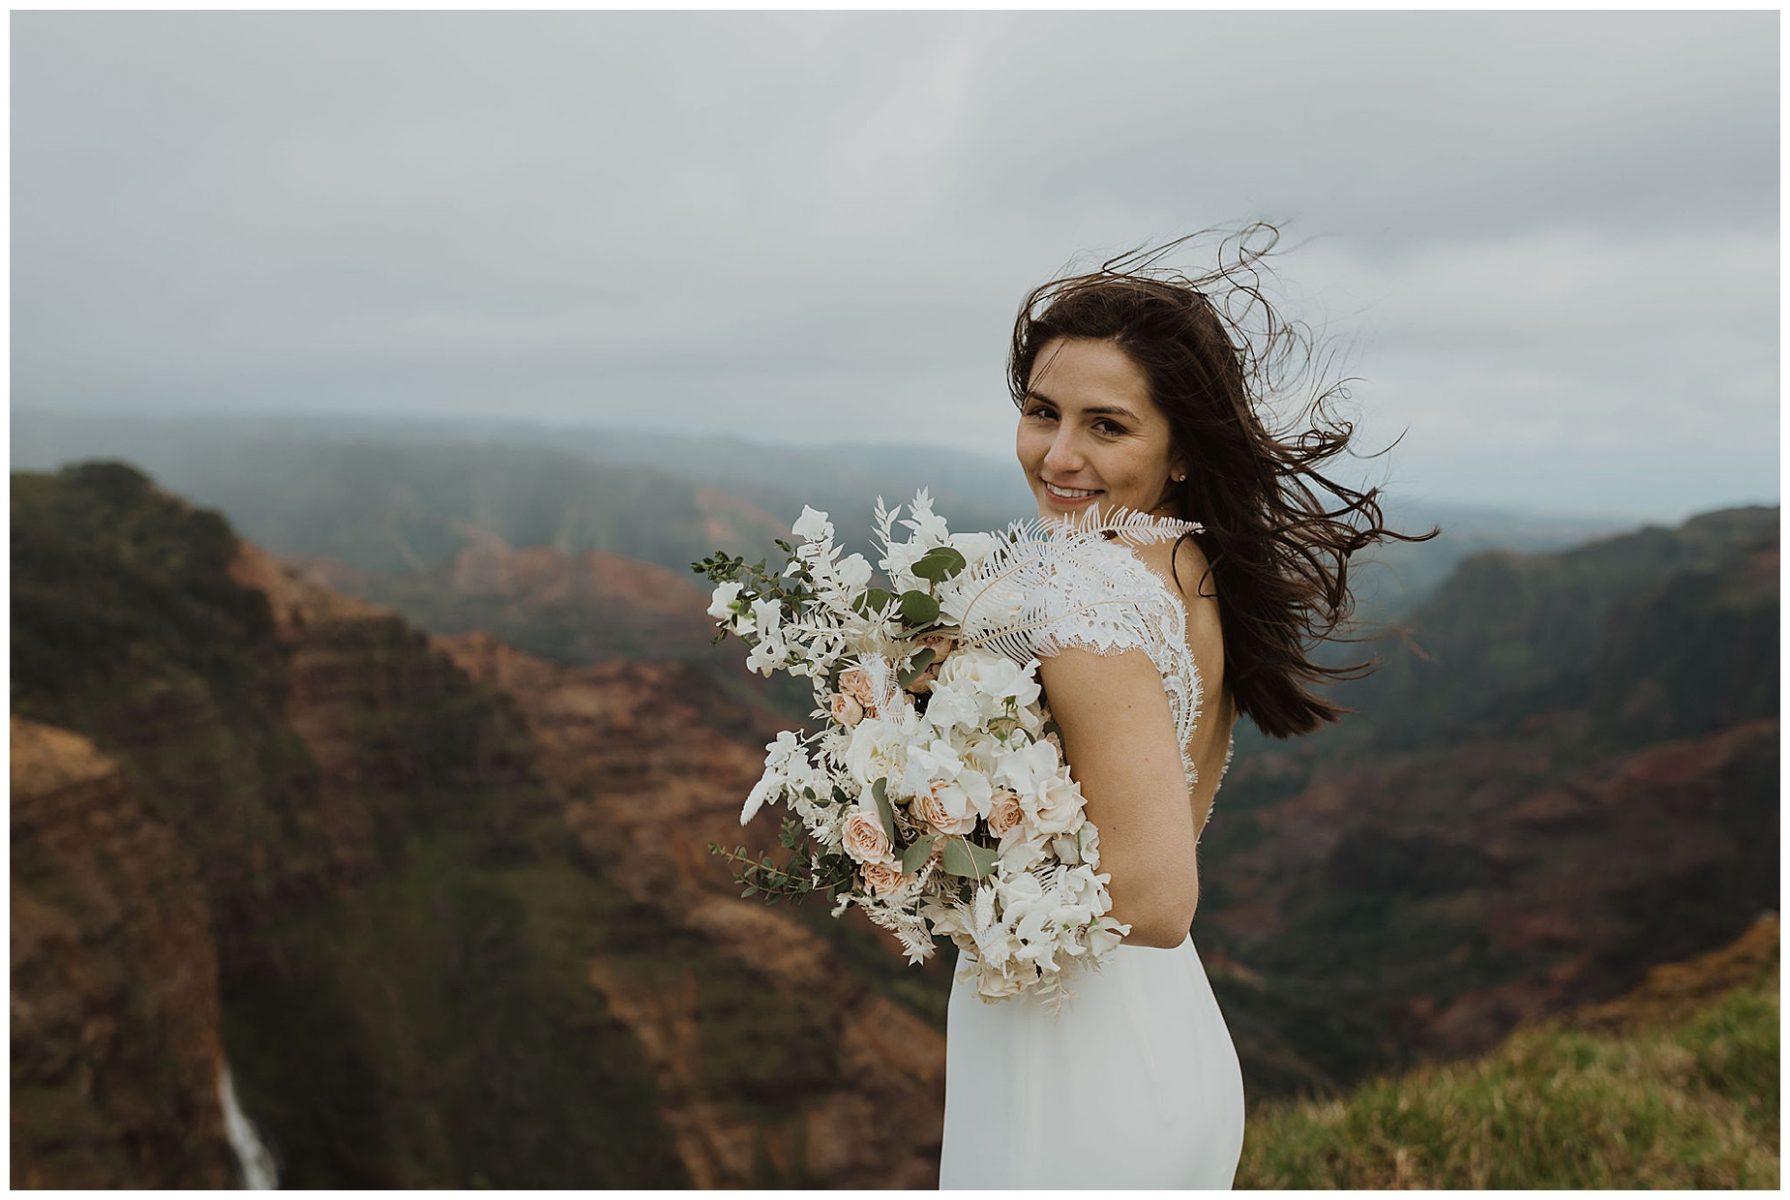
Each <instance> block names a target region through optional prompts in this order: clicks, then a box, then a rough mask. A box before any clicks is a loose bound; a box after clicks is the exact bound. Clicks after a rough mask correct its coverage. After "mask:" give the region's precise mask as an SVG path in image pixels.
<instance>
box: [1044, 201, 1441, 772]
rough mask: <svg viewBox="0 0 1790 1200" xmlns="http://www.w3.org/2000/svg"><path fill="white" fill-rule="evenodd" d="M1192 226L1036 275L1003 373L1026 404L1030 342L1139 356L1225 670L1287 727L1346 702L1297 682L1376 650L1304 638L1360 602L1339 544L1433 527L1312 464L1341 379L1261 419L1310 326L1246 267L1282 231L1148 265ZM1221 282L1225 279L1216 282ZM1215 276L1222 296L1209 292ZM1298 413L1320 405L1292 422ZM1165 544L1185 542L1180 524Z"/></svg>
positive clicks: (1339, 671)
mask: <svg viewBox="0 0 1790 1200" xmlns="http://www.w3.org/2000/svg"><path fill="white" fill-rule="evenodd" d="M1259 231H1266V232H1267V233H1268V234H1270V235H1271V236H1270V237H1269V239H1268V242H1267V244H1266V245H1265V246H1262V247H1260V248H1259V249H1252V248H1251V247H1250V245H1249V240H1250V238H1251V236H1252V235H1254V234H1256V233H1258V232H1259ZM1199 236H1201V235H1200V234H1189V235H1188V236H1187V237H1183V238H1177V239H1176V240H1175V241H1172V242H1169V243H1167V244H1166V245H1164V246H1162V247H1160V248H1159V249H1157V250H1154V251H1148V252H1146V251H1144V250H1134V251H1132V252H1130V253H1128V254H1125V255H1121V256H1120V257H1118V258H1115V259H1111V260H1109V261H1107V262H1106V263H1104V264H1103V265H1102V266H1101V268H1100V269H1099V270H1098V271H1092V272H1088V273H1086V274H1078V275H1067V276H1061V277H1059V278H1056V279H1053V280H1051V281H1050V282H1048V283H1043V284H1040V285H1039V286H1038V287H1036V288H1033V289H1032V291H1031V293H1030V294H1029V295H1027V296H1026V299H1025V302H1024V303H1023V304H1022V305H1021V306H1020V310H1019V318H1018V320H1017V321H1016V322H1015V323H1014V326H1013V346H1012V351H1011V353H1010V355H1009V357H1008V387H1009V390H1010V391H1011V392H1012V394H1013V402H1014V403H1015V404H1016V405H1019V406H1020V407H1021V408H1022V409H1023V408H1024V405H1025V397H1026V394H1027V392H1028V390H1029V387H1030V382H1031V376H1032V366H1033V363H1034V362H1035V361H1036V359H1037V356H1038V352H1039V350H1040V349H1042V348H1043V347H1044V346H1045V345H1046V344H1047V343H1049V342H1050V341H1051V340H1052V339H1054V338H1059V337H1068V338H1090V339H1095V340H1101V341H1110V342H1112V343H1113V344H1115V345H1116V346H1118V347H1119V349H1121V350H1123V351H1124V352H1125V353H1126V354H1127V355H1128V356H1130V358H1131V359H1132V361H1133V362H1135V363H1136V364H1137V365H1138V367H1139V368H1140V369H1141V370H1142V371H1143V372H1144V374H1145V376H1146V377H1147V378H1148V379H1149V381H1150V394H1151V398H1152V399H1153V400H1155V402H1156V404H1157V406H1158V407H1159V408H1161V409H1162V411H1163V413H1165V414H1166V415H1167V417H1168V419H1169V423H1170V425H1171V427H1172V429H1173V436H1174V439H1175V448H1176V450H1178V451H1179V452H1180V454H1181V455H1182V456H1184V457H1185V459H1186V462H1187V464H1188V471H1187V478H1186V480H1185V481H1184V482H1182V483H1180V484H1178V485H1175V484H1171V487H1172V488H1173V502H1174V510H1173V511H1174V515H1176V516H1180V517H1183V518H1185V519H1188V520H1194V521H1198V522H1199V523H1200V524H1202V525H1203V526H1205V531H1204V532H1203V533H1187V534H1183V535H1182V538H1193V539H1194V540H1195V542H1196V543H1198V545H1199V547H1200V549H1201V550H1203V551H1204V552H1205V555H1206V559H1207V563H1208V565H1207V568H1206V574H1202V575H1201V577H1200V589H1201V592H1202V594H1204V589H1205V582H1206V576H1207V574H1209V575H1211V576H1213V577H1215V578H1216V581H1217V585H1218V600H1219V604H1220V611H1221V613H1222V614H1223V622H1222V624H1223V629H1224V657H1225V679H1226V683H1227V685H1228V686H1229V687H1230V689H1231V693H1232V696H1233V697H1234V698H1235V700H1236V704H1237V710H1238V712H1239V713H1240V714H1242V715H1243V716H1247V717H1249V718H1250V719H1251V720H1252V721H1254V722H1255V724H1256V726H1257V727H1258V728H1259V729H1261V730H1262V732H1263V733H1266V734H1269V735H1271V736H1273V737H1291V736H1293V735H1295V734H1303V733H1310V732H1311V731H1312V730H1314V729H1316V728H1317V727H1318V725H1319V724H1320V723H1321V722H1324V721H1336V720H1339V719H1340V718H1341V717H1342V716H1343V714H1345V713H1349V712H1353V711H1354V710H1353V709H1349V708H1345V707H1342V706H1340V705H1337V704H1333V703H1331V702H1330V701H1328V700H1325V699H1323V698H1322V697H1320V696H1317V695H1314V694H1313V693H1312V692H1310V691H1308V690H1307V689H1306V688H1305V687H1304V686H1303V684H1304V682H1310V681H1316V680H1319V679H1322V678H1326V677H1327V678H1333V679H1335V678H1342V679H1358V678H1360V677H1361V676H1362V675H1365V674H1367V673H1369V672H1370V671H1372V669H1373V668H1374V666H1376V665H1377V664H1378V661H1379V660H1378V659H1369V660H1368V661H1366V662H1362V663H1356V664H1353V665H1351V666H1346V667H1327V666H1323V665H1322V664H1320V663H1317V662H1315V661H1313V660H1312V658H1311V657H1310V656H1309V653H1308V650H1307V646H1306V643H1307V642H1308V641H1310V642H1313V643H1316V642H1319V641H1323V640H1326V639H1329V638H1331V637H1332V634H1333V633H1334V631H1335V630H1336V628H1337V627H1338V626H1339V625H1340V624H1342V623H1343V622H1344V621H1345V620H1347V619H1348V617H1349V616H1350V614H1351V613H1352V611H1353V609H1354V597H1353V594H1352V593H1351V592H1350V590H1349V586H1348V577H1349V557H1350V556H1351V555H1353V554H1354V553H1355V552H1356V551H1358V550H1360V549H1362V548H1363V547H1364V546H1368V545H1371V544H1373V543H1375V542H1378V541H1382V540H1384V539H1387V538H1396V539H1398V540H1400V541H1406V542H1421V541H1427V540H1428V539H1430V538H1433V537H1435V536H1436V535H1438V534H1439V533H1441V528H1440V527H1434V528H1432V529H1431V530H1430V531H1429V532H1428V533H1424V534H1415V535H1413V534H1402V533H1396V532H1394V531H1392V530H1390V529H1386V528H1384V527H1383V526H1382V525H1381V522H1382V520H1383V519H1384V515H1383V514H1382V512H1381V510H1380V505H1379V503H1378V501H1377V500H1376V497H1377V496H1378V495H1379V494H1380V489H1379V488H1378V487H1374V488H1369V489H1368V490H1367V491H1366V492H1357V491H1354V490H1352V489H1350V488H1348V487H1345V486H1343V485H1341V484H1338V483H1336V482H1335V481H1333V480H1331V479H1329V478H1327V477H1325V476H1324V475H1323V474H1321V473H1320V472H1319V471H1318V469H1317V467H1318V464H1321V463H1323V462H1324V461H1325V460H1327V459H1330V458H1332V457H1334V456H1336V455H1337V454H1340V453H1342V451H1343V450H1344V449H1345V448H1347V446H1348V443H1349V439H1350V437H1351V436H1352V435H1353V434H1354V431H1355V427H1354V425H1353V424H1352V423H1350V422H1347V421H1338V420H1335V419H1333V418H1328V417H1327V416H1326V414H1325V411H1324V410H1325V406H1326V404H1328V403H1329V402H1330V401H1331V400H1333V399H1337V398H1347V397H1348V395H1349V393H1348V390H1347V387H1346V385H1347V384H1348V383H1349V382H1350V380H1349V379H1346V378H1345V379H1342V380H1339V381H1337V382H1336V383H1334V384H1332V385H1330V386H1329V387H1325V388H1321V389H1315V390H1314V394H1313V396H1312V399H1311V400H1310V401H1308V402H1307V404H1306V405H1305V406H1304V408H1303V409H1302V410H1301V411H1300V413H1299V416H1298V418H1296V419H1295V420H1294V421H1293V422H1291V423H1289V425H1288V426H1287V428H1286V429H1284V430H1280V431H1276V430H1273V429H1270V428H1269V426H1268V425H1267V424H1266V423H1265V421H1264V418H1263V415H1262V413H1261V411H1260V410H1261V409H1263V408H1267V407H1269V406H1270V405H1271V403H1272V402H1273V401H1274V400H1276V399H1277V398H1278V397H1279V395H1280V394H1281V393H1282V392H1284V391H1285V390H1286V389H1287V387H1288V384H1287V382H1286V381H1285V380H1283V379H1282V378H1281V374H1282V367H1283V366H1284V364H1285V363H1287V362H1288V361H1290V359H1291V352H1292V351H1293V350H1295V349H1297V348H1299V347H1301V346H1303V347H1304V349H1305V351H1306V355H1305V361H1306V365H1307V366H1309V365H1310V363H1311V361H1312V351H1313V348H1314V342H1313V340H1312V339H1311V337H1310V333H1309V328H1308V327H1306V326H1304V325H1303V324H1301V323H1297V322H1296V323H1293V324H1287V323H1285V322H1282V321H1280V320H1279V319H1278V318H1277V317H1276V315H1275V313H1274V310H1273V308H1272V307H1271V306H1270V305H1269V304H1268V302H1267V300H1266V299H1264V298H1263V296H1262V294H1261V290H1260V288H1259V286H1258V275H1257V271H1256V267H1257V266H1258V264H1259V263H1260V262H1261V260H1262V259H1263V257H1264V256H1265V255H1266V254H1267V253H1268V252H1269V251H1270V250H1272V249H1273V247H1274V244H1275V242H1277V241H1278V240H1279V238H1280V231H1279V230H1278V229H1277V228H1275V227H1274V226H1273V225H1270V224H1268V223H1267V222H1261V221H1258V222H1255V223H1253V224H1251V225H1249V226H1247V227H1245V228H1244V229H1243V230H1241V231H1240V232H1239V233H1238V234H1237V235H1236V240H1237V241H1238V243H1239V246H1240V250H1239V253H1238V255H1237V259H1236V262H1235V263H1234V264H1231V265H1228V266H1227V265H1226V264H1225V262H1224V257H1225V256H1224V253H1223V249H1224V248H1223V246H1222V245H1221V247H1220V253H1219V266H1218V268H1217V270H1215V271H1213V272H1212V273H1210V274H1207V275H1202V276H1198V277H1189V276H1187V275H1185V274H1182V273H1180V272H1176V271H1169V270H1164V269H1159V268H1157V267H1156V265H1155V264H1156V263H1157V261H1159V260H1160V259H1161V258H1162V257H1163V256H1165V255H1166V254H1168V253H1169V252H1170V251H1171V250H1173V249H1175V248H1176V247H1178V246H1180V245H1182V244H1183V243H1185V242H1187V241H1188V240H1190V239H1192V238H1197V237H1199ZM1228 240H1229V239H1227V242H1228ZM1221 284H1222V285H1228V286H1226V287H1225V288H1223V289H1222V291H1221V289H1220V286H1219V285H1221ZM1220 291H1221V298H1222V299H1223V301H1224V307H1223V309H1222V310H1221V309H1220V307H1219V305H1217V304H1215V303H1214V302H1213V299H1212V293H1213V292H1220ZM1238 297H1242V298H1244V299H1245V301H1246V304H1245V308H1244V311H1243V312H1242V313H1241V314H1240V315H1239V314H1233V313H1232V312H1231V306H1232V302H1233V301H1234V300H1236V299H1237V298H1238ZM1257 306H1259V307H1260V309H1261V310H1262V313H1263V315H1264V320H1263V323H1262V332H1261V334H1260V335H1259V337H1255V338H1252V335H1251V330H1250V328H1249V324H1248V321H1247V318H1248V316H1249V313H1250V311H1251V310H1253V309H1254V308H1255V307H1257ZM1302 330H1303V331H1304V333H1303V335H1302V333H1301V331H1302ZM1233 331H1234V333H1235V337H1233ZM1258 341H1259V343H1260V344H1259V345H1258V344H1257V342H1258ZM1327 361H1328V359H1326V362H1327ZM1320 374H1321V373H1320ZM1299 377H1300V376H1299V375H1295V376H1293V377H1292V378H1293V379H1294V380H1297V379H1298V378H1299ZM1307 413H1312V414H1314V420H1313V422H1312V424H1311V427H1310V428H1302V427H1301V426H1303V425H1304V417H1305V415H1306V414H1307ZM1401 437H1402V435H1401ZM1396 444H1397V442H1396V441H1395V442H1394V443H1393V445H1396ZM1387 449H1388V450H1390V449H1391V447H1390V446H1388V447H1387ZM1384 452H1385V451H1382V452H1381V453H1384ZM1308 481H1310V482H1309V483H1308ZM1310 483H1316V484H1318V485H1321V486H1322V487H1323V488H1325V489H1326V490H1327V491H1329V492H1331V493H1332V494H1333V495H1335V496H1337V497H1338V498H1340V499H1341V501H1342V503H1341V505H1340V507H1338V508H1335V509H1333V510H1332V509H1327V508H1325V507H1324V505H1323V504H1322V503H1320V502H1319V500H1318V497H1317V495H1316V493H1315V492H1314V491H1313V490H1312V488H1311V486H1310ZM1356 513H1359V514H1361V515H1362V516H1363V517H1365V518H1366V523H1365V528H1361V529H1357V528H1355V527H1354V526H1353V525H1351V524H1350V523H1349V522H1348V521H1347V520H1345V519H1343V518H1345V517H1347V516H1349V515H1351V514H1356ZM1174 549H1175V551H1176V552H1177V553H1178V552H1179V550H1180V541H1179V540H1177V541H1176V543H1175V547H1174ZM1327 560H1332V561H1333V562H1334V568H1333V567H1332V566H1331V563H1330V561H1327ZM1171 564H1172V559H1171ZM1179 578H1180V576H1179V574H1178V573H1177V574H1176V579H1177V580H1178V579H1179ZM1334 640H1338V641H1358V640H1361V639H1358V638H1335V639H1334Z"/></svg>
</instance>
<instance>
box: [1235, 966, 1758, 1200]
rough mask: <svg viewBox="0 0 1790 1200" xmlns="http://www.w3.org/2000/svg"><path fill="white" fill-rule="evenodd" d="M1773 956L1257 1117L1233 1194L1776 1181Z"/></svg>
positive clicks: (1273, 1106) (1267, 1109)
mask: <svg viewBox="0 0 1790 1200" xmlns="http://www.w3.org/2000/svg"><path fill="white" fill-rule="evenodd" d="M1778 1034H1779V1031H1778V958H1777V954H1776V953H1775V949H1774V952H1773V953H1772V955H1771V959H1770V962H1769V963H1767V964H1765V965H1763V966H1761V967H1760V968H1759V969H1758V970H1757V971H1756V973H1755V974H1754V976H1753V977H1752V978H1751V979H1750V980H1748V981H1747V982H1745V983H1743V984H1741V985H1740V986H1737V987H1734V988H1733V989H1731V990H1729V991H1727V992H1725V993H1722V994H1720V995H1718V996H1717V997H1716V998H1714V999H1712V1000H1708V1001H1705V1002H1703V1003H1702V1004H1701V1005H1699V1006H1697V1007H1695V1008H1694V1009H1692V1010H1691V1011H1690V1012H1688V1013H1686V1014H1681V1015H1678V1016H1675V1017H1671V1018H1667V1019H1659V1020H1649V1021H1646V1022H1644V1023H1641V1024H1639V1025H1638V1026H1637V1027H1635V1028H1631V1029H1627V1030H1622V1031H1618V1032H1592V1031H1589V1030H1586V1029H1582V1028H1577V1027H1575V1025H1574V1024H1573V1023H1572V1022H1571V1021H1570V1020H1569V1019H1567V1018H1556V1019H1554V1020H1550V1021H1547V1022H1544V1023H1541V1024H1538V1025H1535V1026H1530V1027H1525V1028H1523V1029H1520V1030H1519V1031H1518V1032H1516V1033H1515V1034H1513V1035H1512V1036H1511V1037H1510V1038H1509V1039H1508V1040H1507V1041H1506V1042H1505V1043H1504V1044H1503V1045H1502V1046H1501V1047H1499V1048H1498V1049H1497V1050H1496V1051H1494V1052H1493V1053H1491V1054H1489V1055H1487V1056H1485V1057H1484V1058H1481V1059H1478V1060H1474V1061H1469V1062H1460V1063H1449V1064H1441V1065H1432V1066H1427V1067H1423V1068H1419V1069H1418V1070H1415V1071H1413V1072H1411V1073H1410V1074H1408V1075H1404V1076H1401V1077H1397V1078H1387V1077H1381V1078H1376V1079H1374V1080H1372V1081H1371V1082H1369V1083H1366V1084H1363V1085H1362V1086H1360V1087H1358V1088H1356V1089H1355V1090H1354V1091H1352V1092H1350V1093H1348V1094H1347V1095H1345V1096H1343V1097H1341V1098H1340V1099H1335V1100H1329V1101H1312V1100H1305V1101H1299V1102H1296V1103H1288V1102H1275V1103H1270V1104H1266V1105H1263V1106H1261V1107H1260V1108H1258V1109H1257V1110H1256V1111H1255V1112H1253V1113H1252V1114H1251V1116H1250V1121H1249V1128H1248V1133H1247V1135H1246V1138H1245V1141H1244V1147H1243V1161H1242V1163H1241V1164H1240V1165H1239V1167H1238V1170H1237V1180H1236V1186H1237V1187H1239V1188H1326V1189H1339V1188H1351V1189H1354V1188H1360V1189H1369V1188H1374V1189H1378V1188H1523V1189H1534V1188H1770V1189H1776V1188H1777V1186H1778V1155H1779V1150H1778V1087H1779V1078H1778Z"/></svg>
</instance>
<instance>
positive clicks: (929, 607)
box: [901, 590, 939, 627]
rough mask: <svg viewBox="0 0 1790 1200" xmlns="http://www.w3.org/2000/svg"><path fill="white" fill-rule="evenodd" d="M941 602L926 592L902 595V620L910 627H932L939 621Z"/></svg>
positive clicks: (912, 592)
mask: <svg viewBox="0 0 1790 1200" xmlns="http://www.w3.org/2000/svg"><path fill="white" fill-rule="evenodd" d="M938 615H939V602H938V601H937V600H934V599H933V598H932V597H931V596H928V595H927V594H926V593H925V592H922V591H919V590H915V591H910V592H903V593H901V619H902V621H903V622H905V623H906V624H907V625H909V626H910V627H917V626H920V625H930V624H931V623H932V622H934V621H936V620H938Z"/></svg>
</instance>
